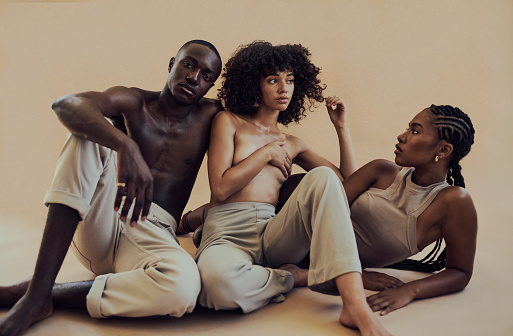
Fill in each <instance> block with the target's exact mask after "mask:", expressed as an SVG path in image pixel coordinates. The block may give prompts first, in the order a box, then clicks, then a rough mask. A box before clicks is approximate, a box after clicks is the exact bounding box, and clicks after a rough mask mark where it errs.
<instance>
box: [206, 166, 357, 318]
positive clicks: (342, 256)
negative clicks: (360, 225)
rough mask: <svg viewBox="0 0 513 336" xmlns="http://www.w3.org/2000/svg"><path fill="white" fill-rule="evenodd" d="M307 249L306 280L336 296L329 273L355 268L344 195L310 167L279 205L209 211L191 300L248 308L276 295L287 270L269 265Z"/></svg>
mask: <svg viewBox="0 0 513 336" xmlns="http://www.w3.org/2000/svg"><path fill="white" fill-rule="evenodd" d="M308 250H310V270H309V273H308V286H309V287H310V288H311V289H313V290H316V291H319V292H322V293H328V294H338V291H337V288H336V285H335V281H334V280H335V278H337V277H338V276H340V275H342V274H345V273H348V272H354V271H356V272H361V266H360V260H359V258H358V250H357V247H356V242H355V237H354V231H353V226H352V223H351V219H350V216H349V205H348V202H347V198H346V195H345V192H344V189H343V187H342V184H341V182H340V180H339V179H338V177H337V175H336V174H335V173H334V172H333V171H332V170H331V169H330V168H327V167H318V168H315V169H313V170H312V171H310V172H309V173H308V174H306V176H305V177H304V178H303V180H302V181H301V183H300V184H299V185H298V187H297V188H296V190H295V191H294V192H293V193H292V195H291V196H290V198H289V199H288V201H287V202H286V203H285V205H284V206H283V208H282V209H281V211H280V212H279V213H278V214H277V215H276V216H275V215H274V207H273V206H272V205H269V204H263V203H249V202H241V203H228V204H223V205H220V206H217V207H214V208H211V209H209V211H208V214H207V217H206V220H205V225H204V229H203V236H202V241H201V245H200V247H199V248H198V251H197V253H196V259H197V262H198V268H199V270H200V274H201V279H202V290H201V293H200V296H199V303H200V304H201V305H203V306H206V307H209V308H213V309H237V308H241V309H242V310H243V311H244V312H245V313H248V312H251V311H253V310H255V309H258V308H260V307H262V306H265V305H266V304H268V303H269V302H272V301H280V300H283V299H284V298H283V296H282V294H283V293H286V292H288V291H290V290H291V289H292V286H293V278H292V275H291V274H290V273H289V272H287V271H284V270H280V269H277V268H278V267H279V266H280V265H282V264H285V263H299V262H300V261H301V260H302V259H303V258H304V257H305V255H306V253H307V252H308Z"/></svg>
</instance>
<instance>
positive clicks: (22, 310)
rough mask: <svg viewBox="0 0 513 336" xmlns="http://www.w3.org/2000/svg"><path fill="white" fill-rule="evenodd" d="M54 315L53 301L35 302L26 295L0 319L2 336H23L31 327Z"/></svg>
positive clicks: (0, 333)
mask: <svg viewBox="0 0 513 336" xmlns="http://www.w3.org/2000/svg"><path fill="white" fill-rule="evenodd" d="M52 314H53V302H52V300H51V299H48V300H43V301H41V302H34V300H31V299H30V298H28V297H27V296H26V295H25V296H23V297H22V298H21V299H20V300H19V301H18V302H17V303H16V304H15V305H14V307H12V308H11V310H9V312H8V313H7V314H6V315H5V316H4V317H2V319H0V335H1V336H17V335H21V334H22V333H23V332H24V331H25V330H26V329H27V328H28V327H29V326H30V325H32V324H34V323H36V322H39V321H41V320H44V319H46V318H48V317H50V316H51V315H52Z"/></svg>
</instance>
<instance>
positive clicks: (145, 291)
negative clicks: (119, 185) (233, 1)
mask: <svg viewBox="0 0 513 336" xmlns="http://www.w3.org/2000/svg"><path fill="white" fill-rule="evenodd" d="M116 176H117V172H116V152H114V151H112V150H110V149H109V148H106V147H103V146H100V145H98V144H95V143H93V142H90V141H87V140H83V139H81V138H78V137H76V136H70V137H69V138H68V140H67V141H66V143H65V145H64V148H63V150H62V152H61V154H60V157H59V161H58V164H57V169H56V172H55V176H54V180H53V182H52V185H51V187H50V190H49V191H48V192H47V194H46V196H45V200H44V202H45V204H49V203H60V204H64V205H67V206H69V207H71V208H73V209H76V210H77V211H78V212H79V214H80V216H81V218H82V221H81V222H80V223H79V225H78V227H77V231H76V233H75V236H74V238H73V242H72V249H73V251H74V252H75V255H76V256H77V258H78V259H79V260H80V262H81V263H82V264H83V265H84V266H85V267H86V268H88V269H89V270H91V271H92V272H93V273H95V274H96V275H98V276H97V277H96V278H95V280H94V283H93V286H92V288H91V290H90V291H89V294H88V295H87V310H88V312H89V314H90V315H91V316H92V317H98V318H99V317H108V316H113V315H115V316H125V317H140V316H150V315H171V316H177V317H178V316H182V315H183V314H184V313H186V312H191V311H192V310H193V309H194V307H195V304H196V299H197V296H198V294H199V291H200V278H199V273H198V269H197V266H196V263H195V262H194V259H193V258H192V257H191V256H190V255H189V254H188V253H187V252H186V251H185V250H184V249H183V248H182V247H180V245H179V243H178V240H177V238H176V235H175V230H176V221H175V219H174V218H173V217H172V216H171V215H170V214H169V213H167V212H166V211H165V210H163V209H162V208H160V207H159V206H158V205H156V204H152V205H151V208H150V213H149V215H148V218H147V220H145V221H141V220H139V222H138V223H137V225H136V226H135V227H134V228H132V227H130V225H128V223H123V222H121V221H120V219H119V214H118V213H117V212H115V211H114V198H115V193H116V180H117V177H116ZM130 217H131V216H130V215H129V216H128V217H127V218H130Z"/></svg>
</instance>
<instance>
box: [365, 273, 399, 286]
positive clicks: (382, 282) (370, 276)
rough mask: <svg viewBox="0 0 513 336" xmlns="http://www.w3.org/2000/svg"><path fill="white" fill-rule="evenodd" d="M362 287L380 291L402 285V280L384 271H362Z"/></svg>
mask: <svg viewBox="0 0 513 336" xmlns="http://www.w3.org/2000/svg"><path fill="white" fill-rule="evenodd" d="M362 280H363V288H365V289H368V290H372V291H381V290H384V289H387V288H395V287H399V286H402V285H404V282H402V281H401V280H399V279H397V278H394V277H393V276H390V275H388V274H385V273H379V272H369V271H363V272H362Z"/></svg>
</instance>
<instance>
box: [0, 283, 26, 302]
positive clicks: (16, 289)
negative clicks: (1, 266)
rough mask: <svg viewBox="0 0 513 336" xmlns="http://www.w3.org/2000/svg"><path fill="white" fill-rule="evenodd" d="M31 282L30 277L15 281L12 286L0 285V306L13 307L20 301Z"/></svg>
mask: <svg viewBox="0 0 513 336" xmlns="http://www.w3.org/2000/svg"><path fill="white" fill-rule="evenodd" d="M29 284H30V279H27V280H24V281H21V282H18V283H15V284H14V285H10V286H0V307H2V308H11V307H12V306H14V305H15V304H16V302H18V300H19V299H21V297H22V296H23V295H25V292H26V291H27V288H28V286H29Z"/></svg>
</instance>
